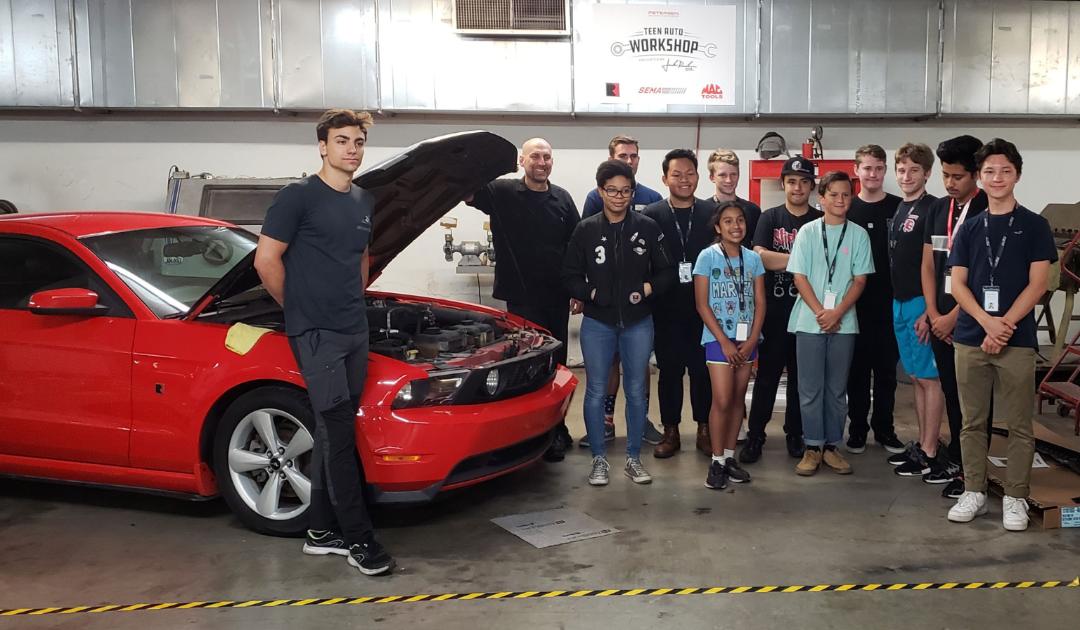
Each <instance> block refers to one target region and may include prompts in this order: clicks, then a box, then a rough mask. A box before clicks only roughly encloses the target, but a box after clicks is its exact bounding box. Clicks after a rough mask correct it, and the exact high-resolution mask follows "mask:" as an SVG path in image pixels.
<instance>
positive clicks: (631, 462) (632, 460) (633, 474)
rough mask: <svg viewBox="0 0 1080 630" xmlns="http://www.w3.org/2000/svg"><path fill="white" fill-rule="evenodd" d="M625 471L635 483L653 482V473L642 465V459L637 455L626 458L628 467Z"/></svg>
mask: <svg viewBox="0 0 1080 630" xmlns="http://www.w3.org/2000/svg"><path fill="white" fill-rule="evenodd" d="M623 473H625V474H626V476H627V477H629V478H630V480H631V481H633V482H634V483H652V475H650V474H649V471H647V470H645V467H644V466H642V465H641V460H640V459H638V458H636V457H627V458H626V467H625V468H623Z"/></svg>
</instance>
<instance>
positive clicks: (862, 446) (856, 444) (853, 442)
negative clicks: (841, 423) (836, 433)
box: [844, 435, 866, 455]
mask: <svg viewBox="0 0 1080 630" xmlns="http://www.w3.org/2000/svg"><path fill="white" fill-rule="evenodd" d="M844 448H845V449H846V450H847V452H849V453H851V454H852V455H858V454H859V453H863V452H865V451H866V436H865V435H849V436H848V439H847V444H846V445H845V447H844Z"/></svg>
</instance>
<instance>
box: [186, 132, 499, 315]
mask: <svg viewBox="0 0 1080 630" xmlns="http://www.w3.org/2000/svg"><path fill="white" fill-rule="evenodd" d="M516 169H517V148H516V147H515V146H514V145H513V144H511V143H510V142H509V141H507V140H506V139H505V138H502V137H500V136H497V135H495V134H493V133H490V132H487V131H465V132H462V133H454V134H450V135H446V136H440V137H437V138H431V139H430V140H424V141H422V142H419V143H417V144H414V145H413V146H411V147H409V148H408V149H406V150H405V151H403V152H401V153H400V154H398V155H396V156H394V157H392V158H390V159H388V160H386V161H384V162H381V163H379V164H376V165H375V166H372V167H371V168H369V169H367V170H365V171H364V172H363V173H361V174H360V175H359V176H358V177H356V179H354V180H353V183H355V184H356V185H357V186H359V187H361V188H363V189H364V190H367V191H368V192H370V193H371V194H372V195H374V196H375V209H374V210H373V211H372V217H371V220H372V228H371V243H370V245H369V247H368V251H369V254H370V257H371V261H370V263H371V265H370V269H369V273H368V284H369V285H370V284H371V283H372V282H374V281H375V279H376V278H378V277H379V275H380V274H381V273H382V271H383V270H384V269H386V266H387V265H389V264H390V261H392V260H393V259H394V258H395V257H397V255H398V254H400V253H401V251H402V250H404V249H405V248H406V247H408V246H409V244H410V243H412V242H413V241H414V240H416V238H417V237H419V236H420V235H421V234H423V233H424V230H426V229H428V228H429V227H431V225H432V224H434V223H435V222H436V221H438V220H439V219H440V218H441V217H442V216H443V215H444V214H446V213H447V211H449V210H450V209H451V208H453V207H454V206H456V205H457V204H459V203H460V202H461V200H462V199H464V198H465V197H467V196H468V195H471V194H472V193H474V192H476V191H477V190H479V189H480V188H481V187H482V186H483V185H484V184H487V183H488V182H490V181H491V180H493V179H495V178H497V177H499V176H501V175H505V174H507V173H511V172H513V171H514V170H516ZM254 262H255V252H254V251H252V252H251V253H249V254H248V255H247V256H246V257H245V258H244V259H243V260H241V261H240V262H239V263H237V265H236V266H235V267H233V268H232V270H230V271H229V273H227V274H225V276H224V277H222V278H221V280H219V281H218V282H217V283H216V284H215V285H214V286H212V287H210V290H209V291H207V292H206V294H204V295H203V297H202V298H200V299H199V300H197V301H196V302H195V303H194V306H192V308H191V310H190V311H188V313H187V315H186V317H185V319H194V318H195V317H197V316H198V315H199V314H200V313H202V312H204V311H207V310H214V308H213V307H214V306H215V305H216V304H217V303H218V302H221V301H223V300H227V299H229V298H231V297H233V296H236V295H238V294H240V293H243V292H244V291H248V290H250V289H252V288H253V287H256V286H258V285H259V284H260V280H259V276H258V274H257V273H256V272H255V266H254Z"/></svg>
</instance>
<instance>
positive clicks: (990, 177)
mask: <svg viewBox="0 0 1080 630" xmlns="http://www.w3.org/2000/svg"><path fill="white" fill-rule="evenodd" d="M975 162H976V164H977V165H978V169H979V181H980V182H981V183H982V187H983V190H985V191H986V194H987V196H988V197H989V208H987V210H986V212H984V213H982V215H981V218H977V219H976V220H973V221H968V222H966V223H964V224H963V225H962V226H961V227H960V230H959V232H958V233H957V235H956V238H955V239H954V241H953V247H952V251H951V252H950V254H949V264H950V265H951V266H952V289H953V297H955V298H956V302H957V303H958V304H959V305H960V309H961V313H960V315H959V317H958V318H957V322H956V329H955V330H954V331H953V344H954V346H955V351H956V378H957V386H958V389H959V392H960V405H961V407H962V408H963V429H962V430H961V433H960V448H961V452H962V457H963V463H964V483H965V491H964V493H963V494H962V495H960V498H959V499H958V500H957V502H956V505H954V506H953V507H952V508H951V509H950V510H949V520H950V521H953V522H957V523H967V522H969V521H971V520H972V519H974V518H975V517H976V516H980V515H982V514H986V512H987V506H986V451H987V439H986V425H987V417H988V414H989V407H990V399H991V396H992V395H996V396H997V403H998V407H997V409H998V411H997V412H996V413H997V415H998V417H999V418H1004V419H1005V420H1006V421H1007V422H1008V427H1009V449H1008V472H1007V482H1006V484H1005V497H1004V499H1003V500H1002V524H1003V525H1004V527H1005V529H1007V530H1010V531H1023V530H1024V529H1027V525H1028V515H1027V501H1026V498H1027V495H1028V489H1029V488H1028V485H1029V481H1030V478H1031V462H1032V459H1033V457H1034V453H1035V440H1034V437H1033V435H1032V420H1033V415H1034V414H1033V408H1034V404H1035V352H1036V350H1037V349H1038V339H1037V337H1036V329H1035V316H1034V314H1033V312H1032V310H1033V309H1034V308H1035V304H1036V303H1038V301H1039V300H1040V299H1041V298H1042V296H1043V294H1044V293H1045V292H1046V281H1047V277H1048V275H1049V272H1050V264H1051V263H1053V262H1056V261H1057V249H1056V248H1055V247H1054V238H1053V235H1052V234H1051V231H1050V224H1049V223H1047V221H1046V219H1044V218H1042V217H1041V216H1039V215H1038V214H1036V213H1034V212H1032V211H1030V210H1028V209H1027V208H1025V207H1023V206H1021V205H1019V204H1018V203H1017V201H1016V197H1015V196H1014V194H1013V189H1014V188H1015V186H1016V183H1017V182H1018V181H1019V180H1020V171H1021V168H1022V167H1023V160H1022V159H1021V157H1020V152H1019V151H1017V150H1016V145H1014V144H1012V143H1011V142H1007V141H1005V140H1001V139H1000V138H995V139H993V140H991V141H990V142H988V143H987V144H985V145H984V146H983V147H982V148H981V149H979V151H978V152H977V153H976V154H975Z"/></svg>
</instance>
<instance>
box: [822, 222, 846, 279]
mask: <svg viewBox="0 0 1080 630" xmlns="http://www.w3.org/2000/svg"><path fill="white" fill-rule="evenodd" d="M847 224H848V222H847V219H844V227H843V228H842V229H841V230H840V241H839V242H837V243H836V252H834V253H833V257H832V262H829V237H828V236H827V235H826V232H827V231H828V230H826V229H825V228H826V227H828V226H826V225H825V221H824V220H822V222H821V245H822V246H823V247H824V248H825V264H826V265H827V266H828V270H829V288H830V289H831V288H832V279H833V274H834V273H836V261H837V259H838V258H840V246H841V245H843V244H844V235H845V234H847Z"/></svg>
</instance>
